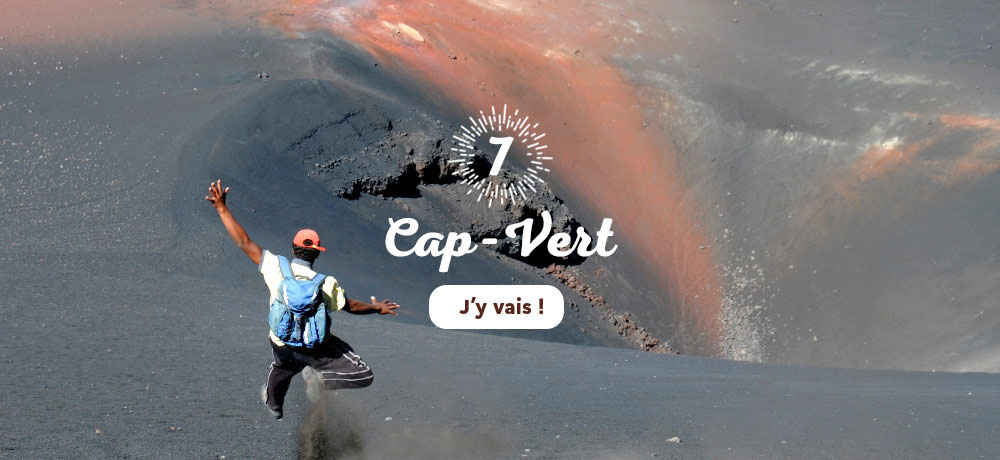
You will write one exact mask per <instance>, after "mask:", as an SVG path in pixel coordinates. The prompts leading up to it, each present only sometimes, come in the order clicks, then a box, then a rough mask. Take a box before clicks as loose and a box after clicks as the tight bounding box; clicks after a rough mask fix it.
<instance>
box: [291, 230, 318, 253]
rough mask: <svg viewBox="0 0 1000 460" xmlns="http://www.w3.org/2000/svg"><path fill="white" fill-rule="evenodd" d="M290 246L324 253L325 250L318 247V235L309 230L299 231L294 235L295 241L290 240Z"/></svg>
mask: <svg viewBox="0 0 1000 460" xmlns="http://www.w3.org/2000/svg"><path fill="white" fill-rule="evenodd" d="M292 244H294V245H296V246H299V247H303V248H312V249H319V250H320V251H326V248H324V247H322V246H320V245H319V234H317V233H316V231H315V230H310V229H308V228H303V229H302V230H299V232H298V233H296V234H295V239H294V240H292Z"/></svg>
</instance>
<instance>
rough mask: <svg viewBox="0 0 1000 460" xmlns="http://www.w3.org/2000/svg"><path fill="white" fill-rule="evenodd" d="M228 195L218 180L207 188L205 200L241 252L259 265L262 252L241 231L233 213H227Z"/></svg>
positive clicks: (242, 230)
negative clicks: (215, 212)
mask: <svg viewBox="0 0 1000 460" xmlns="http://www.w3.org/2000/svg"><path fill="white" fill-rule="evenodd" d="M227 193H229V187H226V188H225V190H223V189H222V181H221V180H218V181H215V182H213V183H212V184H211V185H210V186H209V187H208V196H206V197H205V199H206V200H208V201H210V202H211V203H212V206H213V207H215V210H216V211H218V212H219V218H220V219H222V225H225V226H226V231H228V232H229V236H230V237H231V238H232V239H233V242H235V243H236V245H237V246H239V247H240V249H242V250H243V252H245V253H247V256H248V257H250V260H252V261H253V263H255V264H257V265H260V258H261V256H262V255H263V254H264V251H263V250H262V249H261V248H260V246H258V245H257V243H254V242H253V240H251V239H250V236H249V235H247V231H246V230H244V229H243V226H242V225H240V223H239V222H236V218H235V217H233V213H231V212H229V208H228V207H226V194H227Z"/></svg>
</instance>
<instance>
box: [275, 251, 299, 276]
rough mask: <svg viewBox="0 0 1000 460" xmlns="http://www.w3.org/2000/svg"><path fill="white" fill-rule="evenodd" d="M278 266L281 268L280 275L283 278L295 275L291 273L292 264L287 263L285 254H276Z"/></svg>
mask: <svg viewBox="0 0 1000 460" xmlns="http://www.w3.org/2000/svg"><path fill="white" fill-rule="evenodd" d="M278 268H280V269H281V276H282V277H284V278H285V279H295V275H293V274H292V266H291V265H288V259H286V258H285V256H278Z"/></svg>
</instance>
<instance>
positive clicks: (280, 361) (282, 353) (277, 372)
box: [265, 340, 303, 413]
mask: <svg viewBox="0 0 1000 460" xmlns="http://www.w3.org/2000/svg"><path fill="white" fill-rule="evenodd" d="M268 342H269V343H270V344H271V355H272V357H273V359H274V362H272V363H271V368H270V369H269V370H268V373H267V383H266V385H267V401H265V404H267V408H268V409H271V411H272V412H275V411H276V412H279V413H280V412H281V407H282V406H283V405H284V404H285V393H287V392H288V385H290V384H291V383H292V377H295V374H298V373H299V371H301V370H302V366H303V364H302V363H300V362H299V361H298V360H297V359H295V355H294V353H292V351H291V350H289V349H288V347H287V346H279V345H278V344H276V343H274V342H273V341H271V340H268Z"/></svg>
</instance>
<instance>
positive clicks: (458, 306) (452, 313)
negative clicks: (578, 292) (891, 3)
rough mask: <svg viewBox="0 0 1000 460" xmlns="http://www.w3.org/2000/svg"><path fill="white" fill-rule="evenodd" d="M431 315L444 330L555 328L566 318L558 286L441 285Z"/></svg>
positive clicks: (432, 305)
mask: <svg viewBox="0 0 1000 460" xmlns="http://www.w3.org/2000/svg"><path fill="white" fill-rule="evenodd" d="M429 309H430V311H429V314H430V317H431V321H432V322H433V323H434V325H435V326H437V327H439V328H441V329H552V328H554V327H556V326H557V325H559V323H560V322H561V321H562V319H563V296H562V292H559V289H556V287H555V286H549V285H545V284H532V285H518V284H508V285H479V284H474V285H456V284H450V285H449V284H446V285H444V286H438V288H437V289H435V290H434V292H432V293H431V298H430V302H429Z"/></svg>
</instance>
